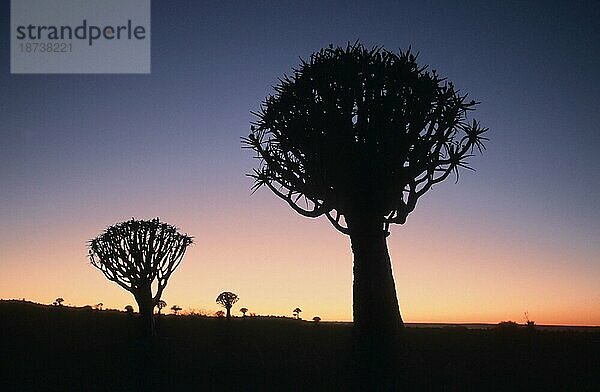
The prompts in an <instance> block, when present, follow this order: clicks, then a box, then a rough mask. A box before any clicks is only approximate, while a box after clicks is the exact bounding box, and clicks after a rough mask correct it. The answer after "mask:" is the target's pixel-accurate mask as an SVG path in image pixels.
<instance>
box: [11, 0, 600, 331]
mask: <svg viewBox="0 0 600 392" xmlns="http://www.w3.org/2000/svg"><path fill="white" fill-rule="evenodd" d="M240 3H241V4H240ZM321 3H322V2H316V1H315V2H311V1H298V2H285V1H280V2H272V4H271V3H268V2H204V1H192V0H189V1H168V2H167V1H156V0H155V1H153V9H152V74H150V75H11V74H10V70H9V64H10V61H9V41H8V37H9V26H10V21H9V14H10V13H9V1H8V0H0V30H1V37H2V38H0V56H1V61H0V120H1V121H0V266H1V268H2V273H1V274H0V298H4V299H6V298H23V297H25V298H27V299H29V300H34V301H39V302H42V303H50V302H52V301H53V300H54V298H56V297H58V296H61V297H64V298H65V300H66V301H65V302H66V303H70V304H73V305H85V304H95V303H98V302H103V303H104V304H105V306H109V307H114V308H120V309H122V308H123V307H124V306H125V305H126V304H135V302H134V301H133V298H132V297H131V295H130V294H129V293H127V292H125V291H123V290H122V289H121V288H120V287H118V286H117V285H116V284H114V283H111V282H108V281H107V280H106V279H105V278H104V276H103V275H102V274H101V273H100V272H99V271H98V270H96V269H94V268H93V267H92V266H91V265H90V264H89V262H88V260H87V258H86V254H87V250H86V241H87V240H89V239H90V238H93V237H95V236H96V235H97V234H99V233H100V232H101V231H102V230H103V229H104V228H105V227H106V226H108V225H111V224H114V223H116V222H118V221H122V220H126V219H129V218H131V217H136V218H152V217H156V216H159V217H161V219H163V220H165V221H167V222H169V223H172V224H175V225H177V226H178V227H180V228H181V230H182V231H183V232H187V233H188V234H190V235H193V236H194V237H195V238H196V244H195V245H194V246H193V247H192V248H190V249H189V251H188V253H187V254H186V257H185V259H184V261H183V263H182V265H181V266H180V268H179V269H178V270H177V271H176V272H175V273H174V275H173V277H172V278H171V280H170V282H169V285H168V287H167V289H166V291H165V293H164V295H163V298H164V299H165V300H166V301H167V302H168V303H169V306H170V305H172V304H175V303H176V304H179V305H180V306H182V307H183V308H184V309H189V308H197V309H204V310H208V311H214V310H217V305H216V304H215V302H214V299H215V297H216V296H217V295H218V294H219V293H220V292H221V291H224V290H231V291H234V292H236V293H237V294H238V295H239V296H240V298H241V299H240V302H239V303H238V305H239V307H242V306H245V307H248V308H249V309H250V311H251V312H256V313H258V314H276V315H288V316H291V311H292V309H294V308H295V307H297V306H299V307H300V308H302V309H303V316H304V317H305V318H312V317H313V316H314V315H319V316H321V317H322V318H323V319H324V320H351V318H352V299H351V297H352V296H351V294H352V287H351V285H352V261H351V260H352V255H351V252H350V246H349V239H348V238H347V237H345V236H344V235H342V234H341V233H338V232H337V231H335V229H333V227H331V226H330V225H329V223H328V222H327V221H326V219H324V218H321V219H316V220H311V219H307V218H304V217H301V216H299V215H297V214H296V213H294V212H293V211H292V210H291V209H290V208H289V207H288V206H287V205H285V203H284V202H283V201H281V200H279V199H277V198H276V197H275V196H274V195H272V194H271V193H270V192H269V191H268V190H266V189H263V190H260V191H259V192H257V193H256V194H254V195H250V187H251V185H252V182H251V180H250V179H248V178H246V177H244V173H246V172H248V171H250V170H251V168H252V167H253V164H254V163H255V162H253V160H252V158H251V156H252V154H251V153H249V152H248V151H245V150H242V149H241V148H240V139H239V138H240V136H243V135H246V134H247V133H248V131H249V122H250V121H251V120H252V115H251V114H250V111H251V110H256V109H257V108H258V107H259V103H260V102H261V101H262V100H263V99H264V97H265V96H266V95H267V94H268V93H270V92H271V91H272V90H271V86H272V85H274V84H275V83H277V78H278V77H280V76H282V75H284V74H285V73H289V71H290V69H291V68H292V67H294V66H296V65H298V62H299V60H298V59H299V57H303V58H306V57H308V56H309V55H310V54H311V53H312V52H314V51H317V50H318V49H320V48H321V47H324V46H327V45H328V44H329V43H334V44H339V45H345V43H346V42H347V41H352V42H353V41H355V40H356V39H358V38H360V39H361V41H362V42H363V43H364V44H365V45H367V46H372V45H375V44H381V45H384V46H385V47H386V48H388V49H393V50H397V49H398V48H403V49H405V48H407V47H408V45H412V47H413V48H414V49H415V50H418V51H420V53H421V55H420V62H421V63H423V64H429V65H430V66H431V67H432V68H435V69H437V70H438V71H439V72H440V73H441V74H442V75H444V76H446V77H448V78H449V79H450V80H452V81H454V82H455V84H456V86H457V87H459V88H460V89H461V90H462V91H464V92H468V93H469V94H470V96H471V97H472V98H473V99H476V100H479V101H481V102H482V103H481V105H480V106H479V107H478V109H477V111H476V112H475V113H474V117H475V118H477V119H479V120H480V121H481V122H483V123H484V124H485V125H486V126H488V127H490V129H491V130H492V131H491V132H492V133H491V134H490V137H491V141H490V142H489V144H488V149H487V151H486V154H485V155H484V157H478V158H476V159H474V160H473V161H472V163H473V166H474V167H476V168H477V172H476V173H470V172H465V173H464V174H463V175H462V176H461V181H460V182H459V183H458V184H454V181H453V180H449V181H447V183H444V184H440V185H438V186H436V187H435V188H434V189H432V190H431V191H430V192H429V193H428V194H427V195H426V196H424V197H422V198H421V199H420V201H419V205H418V206H417V208H416V210H415V211H414V212H413V213H412V214H411V215H410V216H409V218H408V220H407V223H406V224H405V225H402V226H396V227H394V228H393V230H392V235H391V236H390V237H389V240H388V241H389V248H390V253H391V257H392V261H393V269H394V275H395V280H396V286H397V291H398V299H399V302H400V308H401V312H402V315H403V318H404V320H405V321H407V322H491V323H496V322H499V321H501V320H509V319H510V320H515V321H518V322H523V321H524V317H523V313H524V312H525V311H528V312H529V315H530V318H531V319H533V320H535V321H536V322H537V323H538V324H579V325H600V284H599V283H598V282H600V209H599V208H598V207H599V205H598V204H599V197H598V195H599V194H600V174H599V173H600V170H598V169H600V167H599V165H598V160H597V157H596V154H597V153H598V151H599V149H600V136H599V135H600V133H599V129H598V128H599V126H598V124H600V102H599V98H598V97H599V96H600V82H599V79H598V74H597V73H598V70H599V69H600V57H599V56H600V55H599V53H600V41H599V40H598V37H600V28H599V26H600V25H599V24H598V20H600V7H599V6H598V5H597V3H596V2H577V3H571V2H562V3H558V2H557V4H553V3H552V2H548V1H544V2H527V4H523V2H498V4H496V5H492V4H488V3H491V2H478V3H475V4H473V3H471V2H464V1H461V2H446V1H440V2H435V1H418V2H392V1H390V2H389V3H388V2H379V3H375V4H373V3H371V2H363V3H362V4H360V3H358V2H357V3H355V4H353V5H351V4H347V2H342V1H340V2H328V3H329V4H326V5H324V4H321ZM500 3H501V4H500ZM235 311H236V312H237V309H235Z"/></svg>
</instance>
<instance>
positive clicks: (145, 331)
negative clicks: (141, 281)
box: [135, 286, 155, 338]
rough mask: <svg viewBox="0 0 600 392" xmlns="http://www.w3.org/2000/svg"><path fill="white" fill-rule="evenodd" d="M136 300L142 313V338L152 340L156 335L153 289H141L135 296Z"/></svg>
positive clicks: (140, 323)
mask: <svg viewBox="0 0 600 392" xmlns="http://www.w3.org/2000/svg"><path fill="white" fill-rule="evenodd" d="M135 300H136V301H137V303H138V307H139V311H140V322H139V325H140V326H139V328H140V329H139V331H140V336H142V337H144V338H150V337H152V336H154V334H155V330H154V314H153V312H154V301H153V299H152V289H151V288H150V286H148V287H145V288H142V289H140V290H139V291H138V292H137V293H136V294H135Z"/></svg>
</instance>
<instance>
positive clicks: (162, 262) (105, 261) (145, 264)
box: [89, 218, 192, 337]
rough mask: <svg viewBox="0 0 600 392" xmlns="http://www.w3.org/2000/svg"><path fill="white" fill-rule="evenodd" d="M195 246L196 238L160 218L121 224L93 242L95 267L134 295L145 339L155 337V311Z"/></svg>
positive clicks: (92, 258)
mask: <svg viewBox="0 0 600 392" xmlns="http://www.w3.org/2000/svg"><path fill="white" fill-rule="evenodd" d="M191 244H192V237H190V236H188V235H187V234H180V233H179V232H178V231H177V228H176V227H174V226H171V225H169V224H167V223H164V222H161V221H160V220H159V219H158V218H156V219H152V220H135V219H131V220H129V221H126V222H122V223H117V224H116V225H114V226H110V227H108V228H107V229H106V230H105V231H104V232H103V233H102V234H100V235H99V236H98V237H96V238H94V239H93V240H91V241H90V242H89V258H90V261H91V263H92V265H93V266H94V267H96V268H98V269H99V270H100V271H102V273H103V274H104V276H106V278H107V279H108V280H111V281H113V282H115V283H117V284H118V285H119V286H121V287H122V288H124V289H125V290H127V291H129V292H130V293H132V294H133V296H134V298H135V300H136V302H137V303H138V307H139V314H140V320H141V325H142V330H141V331H142V335H143V336H146V337H149V336H153V335H154V333H155V331H154V316H153V309H154V307H155V306H156V305H157V304H158V301H160V297H161V295H162V293H163V291H164V289H165V287H166V286H167V282H168V280H169V278H170V277H171V274H172V273H173V271H175V269H176V268H177V266H179V264H180V263H181V260H182V259H183V255H184V254H185V251H186V249H187V247H188V246H189V245H191ZM153 285H154V286H155V287H156V292H155V293H154V294H153V293H152V288H153Z"/></svg>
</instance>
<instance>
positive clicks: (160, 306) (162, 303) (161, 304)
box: [156, 299, 167, 314]
mask: <svg viewBox="0 0 600 392" xmlns="http://www.w3.org/2000/svg"><path fill="white" fill-rule="evenodd" d="M166 307H167V303H166V302H165V301H163V300H162V299H160V300H158V302H157V303H156V308H157V309H158V314H160V311H161V310H163V309H164V308H166Z"/></svg>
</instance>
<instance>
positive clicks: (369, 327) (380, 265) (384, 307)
mask: <svg viewBox="0 0 600 392" xmlns="http://www.w3.org/2000/svg"><path fill="white" fill-rule="evenodd" d="M346 223H347V224H348V229H349V231H350V241H351V243H352V252H353V254H354V282H353V316H354V337H355V364H356V366H357V367H358V369H356V370H357V372H356V373H355V374H357V376H358V377H359V379H358V380H357V382H358V383H360V384H362V385H357V386H359V388H363V387H364V388H369V387H373V386H378V387H380V388H379V389H381V390H386V389H392V388H394V379H395V377H394V375H395V374H396V371H397V368H396V365H397V359H398V335H399V332H400V330H401V328H402V327H403V322H402V318H401V316H400V309H399V307H398V299H397V297H396V286H395V284H394V277H393V275H392V265H391V260H390V256H389V252H388V248H387V242H386V233H385V232H384V230H383V222H382V221H381V220H380V219H376V218H373V217H372V216H369V215H367V214H364V213H359V214H353V215H350V216H347V217H346ZM374 380H378V381H376V383H377V385H374V384H372V383H373V382H374Z"/></svg>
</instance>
